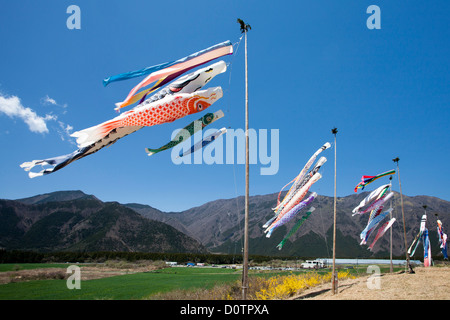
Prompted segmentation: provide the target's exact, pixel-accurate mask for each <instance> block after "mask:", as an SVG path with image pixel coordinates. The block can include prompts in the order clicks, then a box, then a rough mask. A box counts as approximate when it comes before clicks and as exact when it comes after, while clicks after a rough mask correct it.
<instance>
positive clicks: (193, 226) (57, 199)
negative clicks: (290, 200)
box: [0, 190, 450, 258]
mask: <svg viewBox="0 0 450 320" xmlns="http://www.w3.org/2000/svg"><path fill="white" fill-rule="evenodd" d="M284 194H285V193H283V194H282V195H284ZM367 194H368V192H361V193H357V194H356V193H355V194H351V195H348V196H344V197H338V198H337V240H336V243H337V246H336V247H337V250H336V254H337V256H339V257H361V258H362V257H376V256H379V257H386V256H387V255H388V254H389V232H387V233H386V235H384V236H383V237H382V238H381V239H380V240H379V241H378V242H377V244H376V246H375V247H374V250H373V253H372V252H370V251H368V250H367V245H360V244H359V242H360V239H359V234H360V232H361V231H362V230H363V229H364V227H365V225H366V223H367V218H368V216H364V215H363V216H352V215H351V210H352V209H353V208H354V207H355V206H356V205H357V204H358V203H359V202H360V201H361V200H362V199H363V198H364V197H365V196H366V195H367ZM277 197H278V193H272V194H266V195H255V196H251V197H250V199H249V207H250V218H249V238H250V239H249V244H250V248H249V251H250V254H262V255H280V256H283V255H292V256H327V257H329V256H330V255H331V248H332V239H333V238H332V221H333V202H334V198H332V197H328V196H321V195H318V196H317V198H316V199H315V200H314V202H313V204H312V206H314V207H316V211H315V212H313V214H312V215H311V216H310V217H309V218H308V219H307V220H306V221H305V222H304V223H303V225H302V226H301V227H300V229H299V230H298V231H297V232H296V233H295V234H294V235H293V236H291V238H290V239H289V240H288V241H287V242H286V244H285V245H284V247H283V249H282V250H281V251H280V250H278V249H276V245H277V244H278V243H279V242H280V241H281V239H282V238H283V237H284V236H285V234H286V233H287V232H288V231H289V230H290V228H291V227H292V225H293V224H294V223H295V221H296V220H297V219H298V218H299V217H300V216H301V213H300V214H299V215H298V216H297V217H296V219H294V220H295V221H292V222H290V223H288V224H286V225H284V226H281V227H279V228H278V229H276V230H275V231H274V232H273V235H272V236H271V237H270V238H266V237H265V234H264V233H263V230H264V229H263V228H262V225H263V224H264V223H265V222H266V221H267V220H268V219H269V218H270V217H272V216H273V211H272V209H271V208H273V207H274V206H275V205H276V199H277ZM244 200H245V199H244V197H243V196H238V197H236V198H230V199H217V200H212V201H208V202H206V203H205V204H203V205H200V206H196V207H193V208H190V209H187V210H183V211H180V212H164V211H161V210H159V209H156V208H153V207H151V206H150V205H146V204H139V203H126V204H120V203H118V202H105V203H104V202H102V201H101V200H99V199H98V198H96V197H95V196H93V195H87V194H85V193H84V192H82V191H80V190H73V191H57V192H53V193H48V194H43V195H36V196H33V197H28V198H23V199H17V200H0V201H14V202H15V203H16V204H17V206H18V207H20V206H24V207H21V208H22V209H24V208H31V209H32V212H33V214H31V216H30V215H28V216H27V218H26V219H24V216H23V215H22V216H21V215H20V212H19V213H18V215H16V220H15V223H16V224H17V225H19V226H21V228H22V229H25V228H27V227H28V228H30V226H32V225H33V224H35V223H36V222H37V221H38V220H41V219H42V218H44V216H45V214H44V213H43V212H42V210H43V208H46V210H47V213H48V210H49V208H48V207H49V206H50V207H51V206H54V207H55V208H58V206H60V205H61V206H62V207H68V206H69V207H70V205H72V206H73V203H72V202H73V201H79V202H80V203H82V202H83V201H88V202H90V204H91V207H90V208H91V211H92V210H93V211H95V210H96V209H95V207H96V206H98V208H97V209H99V208H100V207H102V206H104V204H110V203H113V204H115V206H116V209H117V210H119V211H120V210H123V209H122V207H124V208H127V209H128V210H131V211H133V212H134V213H137V214H138V215H139V216H140V217H144V218H145V219H146V221H154V222H159V223H163V225H168V226H170V227H171V228H174V229H175V230H177V231H178V232H181V233H182V234H184V235H186V236H187V237H188V238H190V239H192V240H194V241H195V242H196V243H197V244H199V245H200V244H201V246H202V247H203V248H204V249H205V250H208V251H210V252H213V253H226V254H240V252H241V249H242V245H243V226H244V220H243V219H244ZM403 202H404V213H405V220H406V233H407V243H408V245H409V244H410V243H411V242H412V239H413V238H414V236H415V235H416V234H417V232H418V228H419V224H420V219H421V216H422V214H423V213H424V209H423V208H422V206H423V205H427V213H428V224H427V227H428V229H429V231H430V240H432V250H433V254H437V255H439V248H438V246H437V233H436V228H435V224H436V219H437V217H435V216H434V215H435V214H437V215H438V217H439V219H441V220H442V222H443V223H444V228H445V226H447V225H449V224H450V219H449V215H448V213H449V212H450V202H448V201H446V200H442V199H439V198H437V197H432V196H424V195H419V196H412V197H409V196H405V195H403ZM392 205H393V208H394V211H393V216H394V217H395V218H396V219H397V221H396V222H395V223H394V225H393V227H392V229H393V254H394V255H396V256H402V255H404V252H405V250H404V238H403V222H402V215H401V206H400V196H399V194H398V193H397V192H394V197H393V201H392ZM26 206H31V207H26ZM1 207H2V206H1V202H0V208H1ZM119 208H120V209H119ZM18 211H20V210H18ZM66 211H67V210H66ZM81 211H83V210H81ZM0 212H1V211H0ZM83 212H85V211H83ZM121 212H122V211H121ZM80 214H81V213H80ZM85 214H87V213H86V212H85ZM128 214H129V213H128ZM82 218H83V215H81V216H80V217H79V219H82ZM73 219H75V220H76V218H73ZM116 219H117V217H116ZM133 219H138V220H139V218H137V217H136V216H135V217H133ZM139 221H140V220H139ZM386 221H387V219H386ZM66 222H67V221H66ZM41 223H42V222H41ZM54 223H57V221H54ZM85 223H86V222H85ZM152 223H153V222H152ZM128 224H129V225H133V224H132V223H131V222H129V223H128ZM11 225H13V223H12V222H10V223H9V226H11ZM134 226H135V228H138V226H139V224H137V225H134ZM60 227H61V228H63V227H64V228H65V229H64V230H66V232H69V231H70V228H71V225H70V224H67V223H66V224H63V225H61V226H60ZM72 228H73V227H72ZM78 228H81V227H78ZM114 228H115V229H114ZM3 229H4V227H3ZM3 229H2V227H0V231H2V230H3ZM117 230H118V227H117V226H116V225H115V224H111V225H110V229H109V233H108V232H104V234H103V235H104V236H105V237H106V238H108V241H110V242H111V244H110V247H112V248H113V249H115V250H118V249H123V250H138V246H137V243H135V245H134V246H132V247H129V248H127V247H126V246H125V245H119V244H118V243H120V242H121V241H122V239H121V238H120V237H119V236H117V235H118V234H119V233H117ZM16 231H17V230H16ZM128 232H129V233H132V229H130V230H128ZM1 234H2V232H0V235H1ZM375 234H376V230H375V231H374V232H373V234H372V235H371V237H369V240H368V244H370V243H371V242H372V240H373V237H374V235H375ZM74 239H75V240H79V238H77V237H74ZM114 241H115V242H116V243H115V244H112V243H113V242H114ZM128 241H130V240H128ZM3 242H4V241H3ZM3 242H2V241H1V239H0V246H3ZM82 247H83V243H81V244H80V245H79V246H78V247H77V246H75V247H72V248H73V249H78V250H80V249H81V248H82ZM142 249H143V248H141V249H139V250H142ZM160 249H161V248H160ZM161 250H164V249H161ZM420 252H421V251H420V246H419V249H418V251H417V253H416V255H417V256H420V254H421V253H420Z"/></svg>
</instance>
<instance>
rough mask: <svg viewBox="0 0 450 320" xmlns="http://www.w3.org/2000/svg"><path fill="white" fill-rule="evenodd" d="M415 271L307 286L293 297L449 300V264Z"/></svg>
mask: <svg viewBox="0 0 450 320" xmlns="http://www.w3.org/2000/svg"><path fill="white" fill-rule="evenodd" d="M414 272H415V273H407V272H398V273H387V274H383V275H381V276H378V279H376V278H375V274H371V275H367V276H363V277H358V278H356V279H348V280H343V281H340V282H339V283H338V292H337V294H333V293H332V292H331V283H328V284H325V285H321V286H318V287H315V288H311V289H308V290H306V291H304V292H302V293H301V294H300V295H298V296H295V297H293V300H450V267H428V268H424V267H417V268H415V269H414Z"/></svg>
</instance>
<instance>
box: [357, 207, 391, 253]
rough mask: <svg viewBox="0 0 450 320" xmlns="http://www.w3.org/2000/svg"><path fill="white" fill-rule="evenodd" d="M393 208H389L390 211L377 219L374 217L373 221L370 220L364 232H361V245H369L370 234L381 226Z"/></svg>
mask: <svg viewBox="0 0 450 320" xmlns="http://www.w3.org/2000/svg"><path fill="white" fill-rule="evenodd" d="M392 210H393V209H392V208H389V209H388V210H386V211H385V212H383V213H380V214H378V215H377V216H376V217H374V218H373V219H371V220H369V222H368V223H367V226H366V227H365V228H364V230H363V231H362V232H361V234H360V235H359V237H360V239H361V243H360V244H361V245H363V244H366V243H367V239H368V238H369V236H370V234H371V233H372V231H373V230H374V229H375V228H376V227H377V226H378V224H380V222H381V221H382V220H383V219H384V218H386V216H387V215H388V214H389V213H391V212H392Z"/></svg>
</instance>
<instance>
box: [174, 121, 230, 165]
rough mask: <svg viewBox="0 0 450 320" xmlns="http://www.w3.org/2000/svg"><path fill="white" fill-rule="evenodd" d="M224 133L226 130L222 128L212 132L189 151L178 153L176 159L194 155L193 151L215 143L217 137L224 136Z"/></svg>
mask: <svg viewBox="0 0 450 320" xmlns="http://www.w3.org/2000/svg"><path fill="white" fill-rule="evenodd" d="M226 132H227V129H226V128H222V129H219V130H217V131H216V132H213V133H212V134H210V135H209V136H207V137H205V138H203V139H202V141H199V142H197V143H196V144H194V145H193V146H192V147H191V148H190V149H189V150H186V151H185V152H181V151H180V154H179V155H178V158H180V157H184V156H187V155H188V154H191V153H194V152H195V151H197V150H199V149H201V148H204V147H206V146H207V145H208V144H210V143H211V142H213V141H215V140H216V139H217V138H218V137H220V136H221V135H222V134H224V133H226Z"/></svg>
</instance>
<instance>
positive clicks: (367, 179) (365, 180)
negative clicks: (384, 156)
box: [355, 170, 395, 192]
mask: <svg viewBox="0 0 450 320" xmlns="http://www.w3.org/2000/svg"><path fill="white" fill-rule="evenodd" d="M393 174H395V170H390V171H386V172H383V173H380V174H378V175H376V176H362V178H361V180H362V181H361V182H360V183H358V184H357V185H356V187H355V192H358V189H359V188H361V190H364V187H365V186H367V185H368V184H369V183H372V182H374V181H375V180H377V179H379V178H382V177H385V176H390V175H393Z"/></svg>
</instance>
